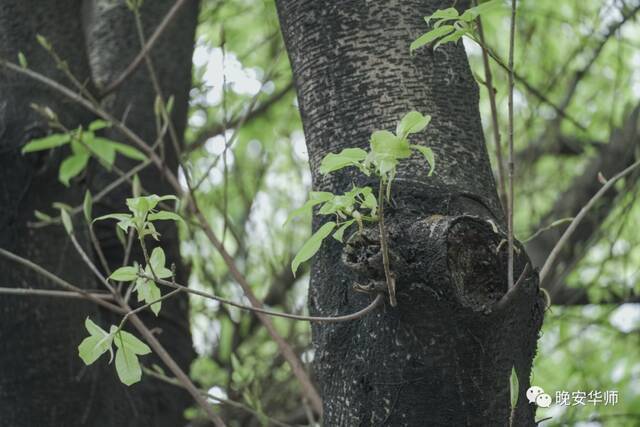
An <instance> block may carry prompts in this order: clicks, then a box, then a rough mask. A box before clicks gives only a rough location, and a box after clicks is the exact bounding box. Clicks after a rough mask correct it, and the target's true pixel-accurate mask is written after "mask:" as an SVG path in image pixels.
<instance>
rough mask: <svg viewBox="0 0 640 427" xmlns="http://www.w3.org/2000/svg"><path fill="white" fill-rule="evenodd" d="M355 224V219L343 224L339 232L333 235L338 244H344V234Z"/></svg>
mask: <svg viewBox="0 0 640 427" xmlns="http://www.w3.org/2000/svg"><path fill="white" fill-rule="evenodd" d="M354 222H355V219H351V220H349V221H347V222H345V223H343V224H342V225H341V226H340V227H339V228H338V230H337V231H336V232H335V233H333V238H334V239H336V240H337V241H338V242H341V243H342V238H343V236H344V232H345V231H346V229H347V228H349V227H350V226H351V224H353V223H354Z"/></svg>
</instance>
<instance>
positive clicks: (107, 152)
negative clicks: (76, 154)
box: [83, 132, 116, 170]
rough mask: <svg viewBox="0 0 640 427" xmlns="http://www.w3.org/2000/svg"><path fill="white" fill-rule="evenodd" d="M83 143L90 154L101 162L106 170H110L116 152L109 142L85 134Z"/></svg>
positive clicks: (89, 133)
mask: <svg viewBox="0 0 640 427" xmlns="http://www.w3.org/2000/svg"><path fill="white" fill-rule="evenodd" d="M83 141H84V143H85V144H87V147H88V148H89V151H91V154H93V155H94V156H95V157H97V158H98V159H100V160H102V161H103V162H104V165H105V166H106V168H107V170H111V167H112V166H113V162H115V160H116V150H115V149H114V148H113V146H112V145H111V142H110V141H109V140H108V139H105V138H100V137H95V136H94V135H93V133H92V132H85V133H84V134H83Z"/></svg>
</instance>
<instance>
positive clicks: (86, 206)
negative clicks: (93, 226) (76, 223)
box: [82, 190, 93, 223]
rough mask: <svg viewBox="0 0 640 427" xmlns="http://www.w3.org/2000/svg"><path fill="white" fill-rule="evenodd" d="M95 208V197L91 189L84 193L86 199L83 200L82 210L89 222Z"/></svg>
mask: <svg viewBox="0 0 640 427" xmlns="http://www.w3.org/2000/svg"><path fill="white" fill-rule="evenodd" d="M92 210H93V197H91V193H90V192H89V190H87V191H85V193H84V201H83V202H82V211H83V212H84V218H85V219H86V220H87V222H89V223H90V222H91V213H92Z"/></svg>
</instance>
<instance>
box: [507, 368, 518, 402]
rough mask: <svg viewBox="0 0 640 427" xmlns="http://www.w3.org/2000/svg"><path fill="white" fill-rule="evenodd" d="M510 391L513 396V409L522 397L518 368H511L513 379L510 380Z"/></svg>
mask: <svg viewBox="0 0 640 427" xmlns="http://www.w3.org/2000/svg"><path fill="white" fill-rule="evenodd" d="M509 386H510V387H509V390H510V396H511V409H513V408H515V407H516V405H517V404H518V396H519V395H520V383H519V381H518V374H517V373H516V367H515V366H512V367H511V377H510V378H509Z"/></svg>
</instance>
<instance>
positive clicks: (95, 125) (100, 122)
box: [89, 119, 111, 132]
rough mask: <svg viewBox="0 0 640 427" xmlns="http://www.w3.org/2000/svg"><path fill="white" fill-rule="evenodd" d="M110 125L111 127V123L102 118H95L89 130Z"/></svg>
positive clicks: (93, 130)
mask: <svg viewBox="0 0 640 427" xmlns="http://www.w3.org/2000/svg"><path fill="white" fill-rule="evenodd" d="M108 127H111V123H109V122H107V121H105V120H101V119H98V120H94V121H92V122H91V123H90V124H89V130H90V131H92V132H95V131H97V130H100V129H104V128H108Z"/></svg>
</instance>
